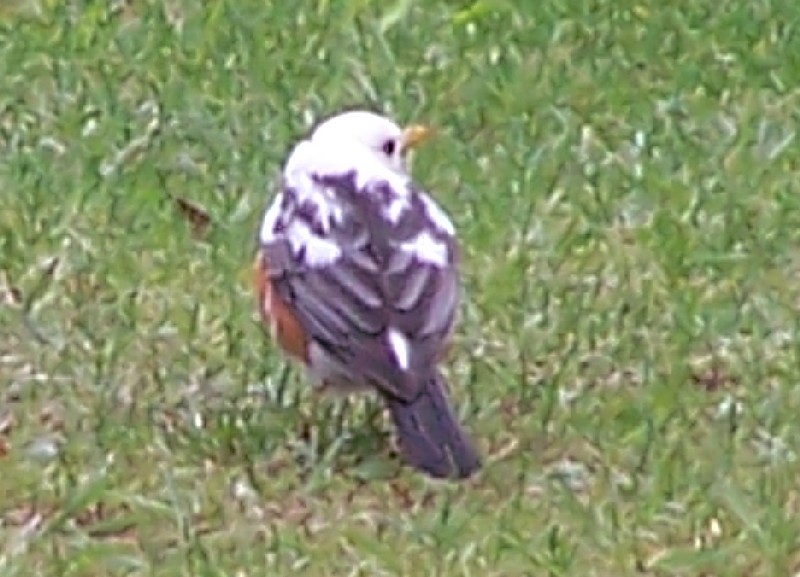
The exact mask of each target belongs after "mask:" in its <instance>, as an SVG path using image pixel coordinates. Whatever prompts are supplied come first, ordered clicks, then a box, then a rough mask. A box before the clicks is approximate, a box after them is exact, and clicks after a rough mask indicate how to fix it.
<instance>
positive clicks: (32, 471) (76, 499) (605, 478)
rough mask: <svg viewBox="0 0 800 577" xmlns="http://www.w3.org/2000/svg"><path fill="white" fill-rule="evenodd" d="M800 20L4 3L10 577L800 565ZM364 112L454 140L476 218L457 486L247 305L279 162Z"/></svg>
mask: <svg viewBox="0 0 800 577" xmlns="http://www.w3.org/2000/svg"><path fill="white" fill-rule="evenodd" d="M204 6H206V7H204ZM799 27H800V5H798V4H797V2H796V0H775V1H774V2H768V1H765V0H757V1H753V2H743V1H738V0H717V1H711V0H686V1H685V2H657V1H655V0H642V1H640V2H631V1H628V0H621V1H613V0H594V1H589V2H578V1H569V0H567V1H565V2H560V1H558V0H545V1H543V2H533V1H532V0H523V1H521V2H518V3H515V2H511V1H504V0H495V1H493V0H478V1H476V2H474V3H473V4H470V3H469V2H457V1H455V0H450V1H447V2H439V3H435V2H430V3H425V2H413V1H404V0H399V1H397V2H395V3H387V4H384V3H381V2H376V1H369V0H349V1H345V0H342V1H338V0H336V1H334V0H327V1H325V0H319V1H317V2H313V1H311V0H306V1H304V2H296V3H292V2H278V1H272V0H266V1H256V0H218V1H216V2H207V3H204V2H198V1H195V0H168V1H165V2H157V1H155V0H150V1H147V0H141V1H128V2H126V1H124V0H123V1H114V2H91V1H89V0H84V1H80V0H75V1H71V2H67V1H60V2H59V1H56V0H40V1H39V2H36V1H35V0H16V1H15V2H10V1H9V2H6V1H4V2H2V7H0V576H2V577H6V576H19V577H30V576H36V575H46V576H49V575H52V576H93V575H98V576H99V575H160V576H161V575H163V576H172V575H187V576H205V575H220V576H222V575H225V576H231V577H234V576H235V577H240V576H263V575H308V576H330V575H342V576H355V575H363V576H384V575H387V576H388V575H397V576H409V577H415V576H435V575H464V576H481V577H493V576H498V577H499V576H514V575H537V576H538V575H546V576H562V575H563V576H587V575H591V576H598V577H611V576H622V575H652V576H673V575H674V576H698V577H699V576H712V575H713V576H719V575H736V576H741V575H747V576H765V577H773V576H783V575H792V574H794V573H795V572H798V571H800V521H798V519H797V517H798V515H800V463H799V462H798V447H800V426H799V425H798V424H796V423H797V422H798V418H799V417H798V415H800V358H799V357H800V354H799V353H800V341H799V340H798V338H799V337H800V324H799V323H798V320H799V319H800V317H798V308H800V282H799V281H798V275H800V184H798V171H799V170H800V152H799V151H800V147H798V142H797V139H796V134H797V130H798V116H800V112H798V111H800V91H798V86H800V28H799ZM353 104H365V105H370V106H374V107H378V108H380V109H382V110H384V111H386V112H388V113H390V114H392V115H394V116H396V117H397V118H399V119H401V120H402V121H406V120H414V121H424V122H428V123H432V124H434V125H435V126H437V127H438V133H439V137H438V139H437V140H436V141H435V142H434V143H432V144H431V146H429V147H428V148H426V149H425V150H424V151H421V152H420V153H419V154H418V156H417V157H416V159H415V166H414V173H415V176H416V178H417V180H418V181H419V182H420V183H421V184H423V185H424V186H425V187H426V188H427V189H429V190H430V191H431V192H432V193H433V194H434V196H436V197H437V198H438V199H439V201H440V202H441V203H442V204H443V205H445V206H446V207H447V208H448V209H449V211H450V212H451V214H452V215H453V217H454V220H455V222H456V224H457V226H458V228H459V231H460V234H461V235H462V239H463V249H464V261H465V264H464V268H465V270H464V274H465V279H464V281H465V293H466V294H465V302H464V306H463V314H462V320H461V324H460V326H459V331H458V337H457V340H456V343H455V347H454V350H453V354H452V358H451V361H450V362H449V364H448V366H447V370H448V374H449V376H450V380H451V381H452V384H453V395H454V398H455V400H456V402H457V403H458V407H459V410H460V411H461V413H462V415H463V418H464V421H465V423H466V424H467V425H468V427H469V429H470V430H471V431H472V432H473V433H474V435H475V437H476V438H477V439H478V441H479V444H480V447H481V450H482V452H483V454H484V455H485V460H486V468H485V470H484V471H483V472H482V473H481V475H480V476H478V477H477V478H476V479H474V480H472V481H470V482H468V483H465V484H461V485H451V484H435V483H432V482H430V481H428V480H426V479H424V478H422V477H421V476H420V475H418V474H416V473H414V472H413V471H411V470H409V469H407V468H405V467H402V466H401V465H400V464H399V463H398V461H397V458H396V457H395V456H394V455H393V452H392V449H391V431H390V428H389V426H388V423H387V422H386V421H385V420H384V419H382V418H380V416H381V415H380V413H378V415H376V412H377V411H378V410H379V408H378V406H377V404H376V403H375V402H374V400H370V399H354V400H352V401H351V402H350V403H348V404H347V405H345V404H343V403H341V402H338V401H324V400H323V401H320V400H319V399H314V398H313V396H312V394H311V391H310V390H309V387H308V386H307V385H306V383H305V381H304V379H303V377H302V374H301V373H300V371H298V370H297V369H296V368H294V367H291V366H287V365H286V363H285V362H284V361H283V360H282V358H281V357H280V355H279V354H278V353H277V351H276V350H275V348H274V346H273V345H272V344H271V343H270V342H269V340H268V339H267V338H265V336H264V334H263V331H262V329H261V327H260V326H259V324H258V322H257V314H256V309H255V305H254V299H253V296H252V294H251V290H250V286H249V279H250V263H251V260H252V256H253V251H254V244H255V243H254V241H255V235H256V229H257V227H258V224H259V220H260V217H261V214H262V211H263V209H264V207H265V206H266V204H267V202H268V200H269V198H270V196H271V194H272V190H274V187H275V184H276V179H277V175H278V174H279V170H280V166H281V163H282V161H283V159H284V158H285V155H286V154H287V151H288V149H289V148H290V146H291V144H292V143H293V142H294V141H295V140H296V139H298V138H299V137H301V136H302V135H303V134H305V132H306V131H307V130H308V128H309V126H310V125H311V124H312V123H313V122H315V121H316V120H318V119H319V118H320V117H321V116H325V115H328V114H330V113H332V112H335V111H337V110H339V109H341V108H343V107H347V106H352V105H353ZM187 203H190V206H192V207H194V208H195V212H192V211H191V210H187ZM182 207H183V208H182ZM187 217H190V218H187Z"/></svg>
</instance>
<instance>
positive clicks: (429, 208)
mask: <svg viewBox="0 0 800 577" xmlns="http://www.w3.org/2000/svg"><path fill="white" fill-rule="evenodd" d="M421 197H422V202H423V204H424V205H425V212H427V213H428V218H429V219H430V220H431V222H432V223H433V225H434V226H435V227H436V228H438V229H439V230H440V231H442V232H444V233H446V234H448V235H450V236H454V235H455V234H456V229H455V227H454V226H453V223H452V222H451V221H450V218H449V217H448V216H447V214H445V212H444V211H443V210H442V209H441V207H440V206H439V205H438V204H436V203H435V202H434V201H433V199H432V198H431V197H429V196H428V195H427V194H422V195H421Z"/></svg>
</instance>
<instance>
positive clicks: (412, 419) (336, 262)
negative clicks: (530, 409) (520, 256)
mask: <svg viewBox="0 0 800 577" xmlns="http://www.w3.org/2000/svg"><path fill="white" fill-rule="evenodd" d="M432 132H433V131H432V129H430V128H429V127H427V126H424V125H421V124H412V125H409V126H407V127H405V128H401V126H400V125H399V124H397V123H396V122H395V121H393V120H391V119H390V118H388V117H386V116H383V115H381V114H378V113H375V112H372V111H368V110H349V111H345V112H342V113H339V114H336V115H334V116H331V117H329V118H327V119H326V120H323V121H322V122H321V123H319V124H318V125H317V126H316V128H314V129H313V130H312V131H311V132H310V134H309V135H308V136H307V137H306V138H305V139H303V140H301V141H300V142H299V143H297V144H296V145H295V146H294V147H293V148H292V149H291V151H290V152H289V154H288V157H287V159H286V161H285V163H284V165H283V171H282V175H281V178H280V181H281V184H280V187H277V188H278V190H277V191H276V192H275V194H274V196H273V198H272V200H271V202H270V203H269V204H268V206H267V208H266V210H265V212H264V215H263V220H262V222H261V226H260V229H259V231H258V241H257V245H258V247H257V250H256V262H255V277H256V278H255V285H256V296H257V299H258V308H259V312H260V317H261V321H263V323H264V326H265V327H266V328H267V329H268V332H269V333H270V335H271V337H272V339H273V340H274V341H276V342H277V344H278V345H279V346H280V349H281V350H282V351H283V352H284V353H286V355H288V357H289V358H291V359H293V360H294V361H298V362H299V363H301V364H302V365H303V366H304V367H305V373H306V375H307V378H308V380H309V381H310V382H311V384H312V385H313V386H314V388H315V389H316V390H318V391H322V392H333V393H343V394H350V393H358V392H374V393H377V396H378V397H380V399H382V401H383V403H385V407H386V408H387V409H388V413H389V414H390V416H391V420H392V421H393V423H394V428H395V431H396V442H397V446H398V448H399V453H400V456H401V457H402V459H403V460H404V461H405V462H406V463H407V464H409V465H411V466H412V468H414V469H417V470H419V471H422V472H423V473H426V474H427V475H428V476H430V477H431V478H434V479H452V480H462V479H466V478H468V477H471V476H472V475H473V474H474V473H476V472H477V471H478V470H480V469H481V467H482V462H481V456H480V455H479V452H478V450H477V449H476V445H475V443H474V442H473V440H472V438H471V436H470V435H469V434H468V433H467V432H466V431H465V429H464V428H463V426H462V425H461V423H460V422H459V420H458V417H457V415H456V412H455V410H454V408H453V405H452V404H451V402H450V399H449V394H448V387H447V383H446V381H445V378H444V376H443V373H442V371H441V369H440V368H439V365H440V364H441V362H442V361H443V357H444V356H445V353H446V352H447V350H448V348H449V343H450V339H451V337H452V335H453V332H454V328H455V325H456V320H457V313H458V307H459V301H460V298H461V281H460V272H459V246H458V243H457V239H456V231H455V228H454V225H453V223H452V221H451V219H450V218H449V217H448V215H447V214H446V213H445V211H444V210H443V209H442V207H441V206H440V205H439V204H438V203H437V202H436V201H435V200H433V198H432V197H431V196H430V195H428V194H427V193H426V192H425V191H424V190H423V189H422V188H421V187H419V186H418V185H417V184H415V182H414V181H413V180H412V178H411V176H410V173H409V160H410V156H411V155H410V153H411V151H412V150H413V149H414V148H416V147H417V146H418V145H419V144H421V143H422V142H424V141H426V140H428V139H429V137H430V136H431V134H432Z"/></svg>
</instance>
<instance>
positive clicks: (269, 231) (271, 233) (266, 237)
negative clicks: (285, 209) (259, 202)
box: [259, 193, 283, 244]
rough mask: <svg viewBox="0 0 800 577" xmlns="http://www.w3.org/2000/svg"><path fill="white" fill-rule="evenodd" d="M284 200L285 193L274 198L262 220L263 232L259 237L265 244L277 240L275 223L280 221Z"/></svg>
mask: <svg viewBox="0 0 800 577" xmlns="http://www.w3.org/2000/svg"><path fill="white" fill-rule="evenodd" d="M282 202H283V193H278V194H277V195H276V196H275V198H274V199H273V200H272V204H270V205H269V208H268V209H267V211H266V212H265V213H264V218H263V219H262V221H261V232H260V233H259V238H260V239H261V242H262V243H263V244H267V243H270V242H272V241H273V240H275V225H276V224H277V222H278V217H280V215H281V203H282Z"/></svg>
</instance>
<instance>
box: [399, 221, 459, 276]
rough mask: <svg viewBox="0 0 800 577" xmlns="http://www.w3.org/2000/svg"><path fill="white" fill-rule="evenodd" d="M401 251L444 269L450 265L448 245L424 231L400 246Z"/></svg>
mask: <svg viewBox="0 0 800 577" xmlns="http://www.w3.org/2000/svg"><path fill="white" fill-rule="evenodd" d="M400 249H401V250H404V251H406V252H409V253H411V254H413V255H414V256H416V257H417V258H418V259H419V260H421V261H422V262H427V263H430V264H432V265H435V266H438V267H440V268H444V267H446V266H447V264H448V257H449V251H448V250H447V245H446V244H445V243H444V242H442V241H440V240H436V239H435V238H433V236H432V235H431V233H429V232H428V231H427V230H423V231H422V232H420V233H419V234H418V235H417V236H416V237H414V238H412V239H411V240H407V241H406V242H404V243H402V244H400Z"/></svg>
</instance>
